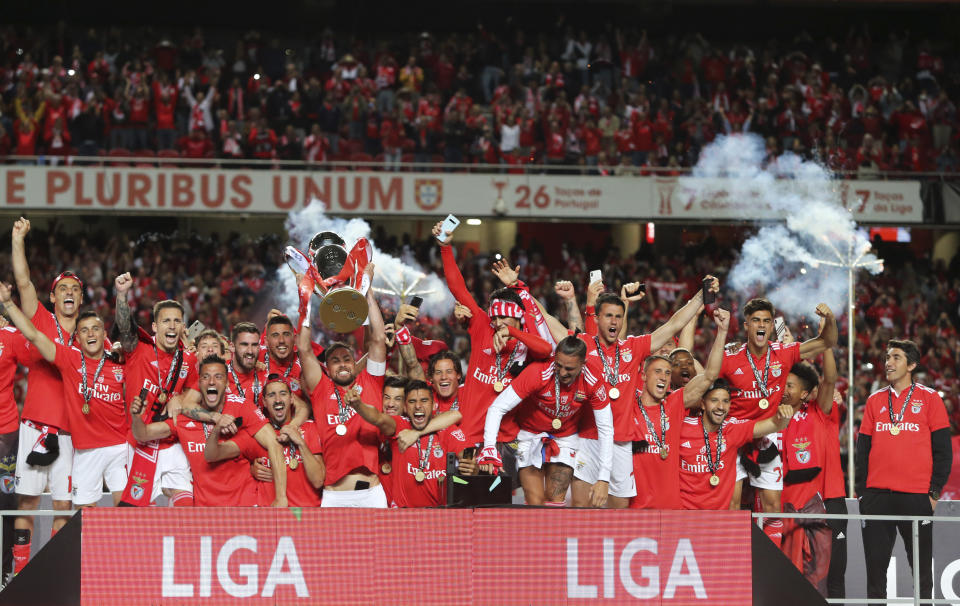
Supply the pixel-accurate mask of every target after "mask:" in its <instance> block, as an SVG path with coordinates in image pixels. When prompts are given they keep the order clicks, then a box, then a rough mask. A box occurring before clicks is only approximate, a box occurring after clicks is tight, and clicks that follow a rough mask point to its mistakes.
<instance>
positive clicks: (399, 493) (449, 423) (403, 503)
mask: <svg viewBox="0 0 960 606" xmlns="http://www.w3.org/2000/svg"><path fill="white" fill-rule="evenodd" d="M346 399H347V404H349V406H350V407H351V408H352V409H354V410H355V411H357V413H358V414H359V415H360V416H361V417H362V418H363V419H364V420H365V421H366V422H367V423H370V424H371V425H373V426H374V427H376V428H377V429H378V430H379V431H380V435H381V437H382V438H383V439H384V440H389V442H390V450H391V454H392V457H391V459H392V464H393V466H394V469H395V470H396V472H395V473H394V474H393V485H392V490H393V502H392V504H393V505H395V506H397V507H438V506H441V505H443V504H445V503H446V496H445V494H444V488H445V485H444V481H445V480H446V477H447V453H448V452H453V453H456V454H457V458H458V459H459V464H460V473H461V474H464V475H472V474H474V473H476V471H477V465H476V461H475V460H474V459H465V458H464V453H463V450H464V449H465V448H466V447H468V446H470V444H468V443H467V441H466V437H465V436H464V434H463V431H462V430H460V429H459V428H458V427H454V426H453V424H454V423H456V422H457V421H459V420H460V413H459V412H456V411H450V412H445V413H440V415H438V416H437V417H436V418H433V417H434V414H433V411H434V401H433V390H432V389H430V386H429V385H427V384H426V383H425V382H424V381H418V380H416V379H414V380H412V381H410V382H409V383H407V386H406V388H405V389H404V409H403V413H404V416H400V415H390V414H385V413H383V412H380V411H379V410H377V409H376V408H374V407H373V406H370V405H368V404H364V403H363V402H362V401H361V400H360V398H359V397H358V396H357V394H356V392H355V391H353V390H351V391H349V392H347V397H346ZM432 420H433V421H437V422H439V423H440V425H443V426H444V428H443V429H440V430H438V431H436V432H433V433H430V434H429V437H426V435H424V436H422V437H418V438H417V439H416V440H415V441H414V443H413V446H411V447H409V448H406V449H404V450H401V449H400V446H399V445H398V443H397V440H396V439H395V438H396V436H397V433H398V432H400V431H402V430H404V429H413V430H416V431H423V430H425V429H426V428H427V425H428V424H429V423H430V422H431V421H432ZM434 426H437V423H434Z"/></svg>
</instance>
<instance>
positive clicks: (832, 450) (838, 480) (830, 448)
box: [823, 403, 847, 499]
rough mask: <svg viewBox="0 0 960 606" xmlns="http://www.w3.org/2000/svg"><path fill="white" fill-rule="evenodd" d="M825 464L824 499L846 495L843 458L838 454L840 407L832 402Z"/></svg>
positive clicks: (828, 420)
mask: <svg viewBox="0 0 960 606" xmlns="http://www.w3.org/2000/svg"><path fill="white" fill-rule="evenodd" d="M827 423H828V427H827V440H826V445H827V466H826V474H827V475H826V477H825V478H824V494H823V498H824V499H836V498H843V497H846V496H847V486H846V480H845V478H844V475H843V474H844V467H843V459H842V458H841V456H840V407H839V406H837V404H836V403H834V405H833V408H831V409H830V414H829V415H827Z"/></svg>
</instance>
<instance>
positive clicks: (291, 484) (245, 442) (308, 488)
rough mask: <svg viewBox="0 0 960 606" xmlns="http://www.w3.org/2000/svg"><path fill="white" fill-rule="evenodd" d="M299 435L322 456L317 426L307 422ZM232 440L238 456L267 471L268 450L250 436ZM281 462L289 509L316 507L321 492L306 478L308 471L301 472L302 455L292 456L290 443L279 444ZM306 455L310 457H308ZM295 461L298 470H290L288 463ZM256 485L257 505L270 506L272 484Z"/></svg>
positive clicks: (259, 483)
mask: <svg viewBox="0 0 960 606" xmlns="http://www.w3.org/2000/svg"><path fill="white" fill-rule="evenodd" d="M300 435H301V436H303V439H304V441H305V442H306V443H307V447H308V448H309V449H310V452H311V453H313V454H323V450H322V448H321V446H320V432H319V430H318V429H317V425H316V423H314V422H313V421H306V422H304V424H303V425H301V426H300ZM233 441H234V442H235V443H236V444H237V446H238V447H240V453H241V455H242V456H243V457H245V458H246V459H247V460H249V461H260V463H261V464H263V465H265V466H266V467H267V469H270V456H269V455H268V454H267V449H266V448H264V447H263V446H261V445H260V443H259V442H257V441H256V440H254V439H253V438H252V437H250V435H249V434H246V433H240V434H238V435H236V436H234V438H233ZM282 446H283V460H284V462H285V463H286V465H287V504H288V505H289V506H290V507H319V506H320V491H318V490H317V489H316V488H314V487H313V484H311V483H310V480H309V479H308V478H307V472H306V470H305V469H304V465H303V457H304V454H303V453H302V452H300V451H299V450H296V452H294V453H291V452H290V450H291V448H290V444H282ZM307 456H309V455H307ZM293 459H296V460H297V468H296V469H291V468H290V461H292V460H293ZM256 485H257V504H258V505H259V506H260V507H270V506H271V505H272V504H273V501H274V499H276V496H277V491H276V490H274V488H273V482H260V481H256Z"/></svg>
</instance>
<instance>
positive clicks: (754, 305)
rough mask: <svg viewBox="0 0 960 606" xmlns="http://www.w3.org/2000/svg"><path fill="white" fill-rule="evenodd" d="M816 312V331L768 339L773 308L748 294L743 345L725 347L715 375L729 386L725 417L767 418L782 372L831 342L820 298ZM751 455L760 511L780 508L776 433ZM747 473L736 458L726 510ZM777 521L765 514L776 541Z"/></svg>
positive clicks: (775, 404) (736, 504) (830, 320)
mask: <svg viewBox="0 0 960 606" xmlns="http://www.w3.org/2000/svg"><path fill="white" fill-rule="evenodd" d="M816 314H817V315H818V316H820V317H822V318H824V320H825V321H824V323H823V325H822V327H821V329H820V334H819V335H818V336H817V337H816V338H813V339H810V340H809V341H805V342H803V343H786V344H784V343H779V342H771V338H772V337H774V322H773V317H774V307H773V303H771V302H770V301H768V300H767V299H751V300H750V301H748V302H747V304H746V305H744V307H743V317H744V330H745V331H746V341H747V342H746V344H745V345H743V346H741V347H740V348H739V349H737V350H735V351H733V352H728V353H727V354H726V355H725V356H724V359H723V367H722V368H721V370H720V378H721V379H724V380H725V381H727V382H728V384H729V385H730V397H731V404H730V416H731V417H735V418H737V419H740V420H741V421H746V420H755V419H761V420H762V419H769V418H772V417H773V416H774V415H776V414H777V409H778V408H779V406H780V398H781V396H782V394H783V388H784V384H785V383H786V381H787V375H788V372H789V370H790V369H791V368H793V365H794V364H796V363H797V362H799V361H800V358H801V357H809V356H813V355H817V354H819V353H820V352H822V351H823V350H825V349H826V348H828V347H833V345H835V344H836V342H837V322H836V320H834V317H833V312H832V311H830V308H829V307H827V305H826V304H825V303H821V304H819V305H817V308H816ZM758 448H759V450H760V454H758V455H757V463H758V464H759V475H758V476H750V484H751V485H752V486H754V487H755V488H757V489H758V490H759V492H760V503H761V505H762V507H763V511H765V512H768V513H770V512H780V511H781V508H780V492H781V491H782V490H783V477H782V471H783V470H782V464H781V460H780V454H779V450H780V449H781V448H782V445H781V436H780V434H779V433H776V434H773V435H770V436H768V437H767V438H766V439H764V440H761V441H760V443H759V447H758ZM747 476H748V474H747V471H746V469H745V468H744V466H743V465H742V464H740V462H739V461H738V463H737V483H738V486H737V488H736V489H735V490H734V493H733V495H732V498H733V500H732V502H731V503H730V508H731V509H739V508H740V487H741V485H740V482H741V481H742V480H743V479H744V478H746V477H747ZM782 528H783V522H782V521H781V520H774V519H769V518H768V519H765V520H764V532H765V533H766V534H767V536H768V537H770V540H772V541H773V542H774V543H775V544H776V545H779V544H780V538H781V532H782Z"/></svg>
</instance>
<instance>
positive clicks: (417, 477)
mask: <svg viewBox="0 0 960 606" xmlns="http://www.w3.org/2000/svg"><path fill="white" fill-rule="evenodd" d="M413 479H414V480H416V481H417V482H423V481H424V480H426V479H427V474H425V473H423V470H422V469H418V470H417V473H415V474H413Z"/></svg>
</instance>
